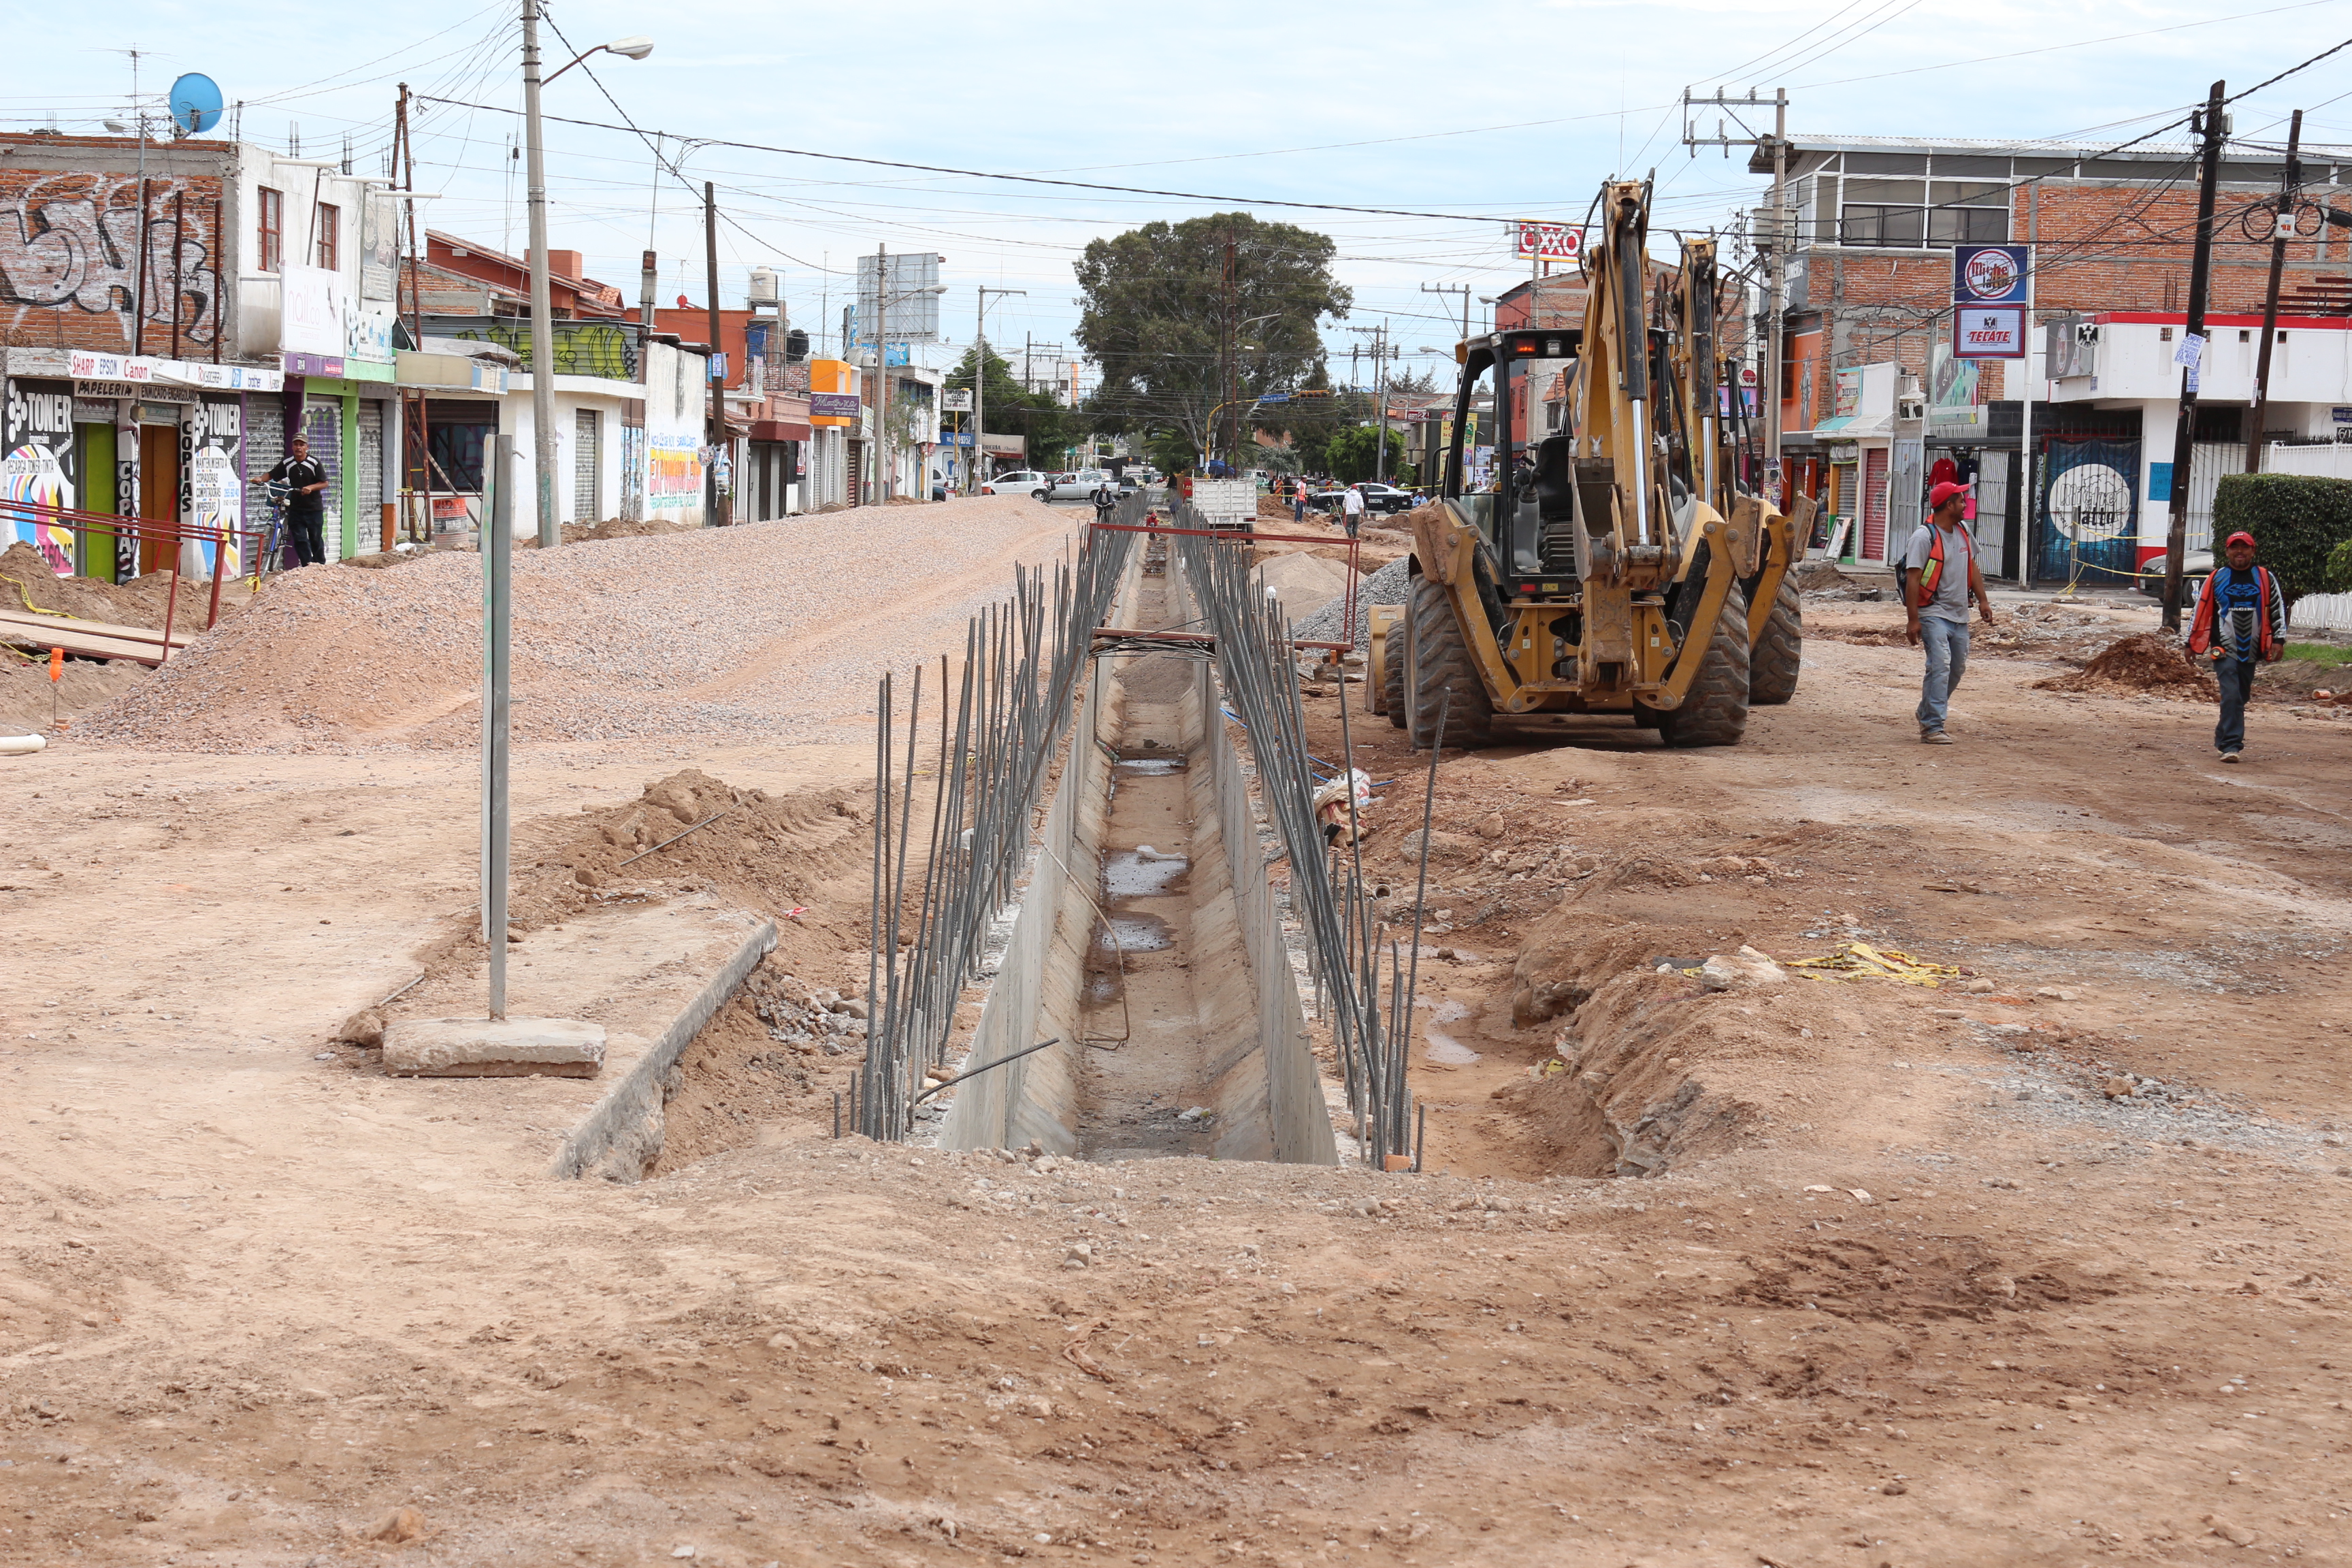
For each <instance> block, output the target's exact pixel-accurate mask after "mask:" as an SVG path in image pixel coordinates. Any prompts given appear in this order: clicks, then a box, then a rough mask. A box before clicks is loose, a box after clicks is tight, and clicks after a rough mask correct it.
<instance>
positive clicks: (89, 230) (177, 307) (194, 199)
mask: <svg viewBox="0 0 2352 1568" xmlns="http://www.w3.org/2000/svg"><path fill="white" fill-rule="evenodd" d="M219 194H220V182H219V181H218V180H216V179H210V178H189V179H176V180H174V179H161V178H153V177H151V178H150V179H149V180H148V182H147V215H146V223H145V249H146V284H145V289H144V292H143V296H142V289H141V286H140V276H139V275H140V265H139V263H140V249H141V243H140V242H141V227H142V226H141V223H140V216H139V212H138V206H139V180H138V177H137V176H136V175H121V174H39V173H37V172H36V171H30V170H22V169H18V170H0V312H5V316H0V320H5V323H6V333H5V335H6V336H7V337H8V338H10V339H11V340H13V341H16V342H23V343H26V344H27V345H34V344H44V345H46V344H64V343H67V342H68V336H69V335H70V336H71V338H72V340H73V341H72V342H71V343H70V346H72V347H76V348H104V349H116V348H121V349H128V348H131V347H132V346H133V342H132V332H131V308H132V303H133V301H134V300H139V299H141V298H142V297H143V298H144V300H145V302H146V303H145V310H144V311H143V312H142V313H143V315H144V317H145V319H146V321H147V322H148V328H147V336H146V348H147V350H148V352H150V353H153V352H158V350H159V344H160V349H161V352H165V353H168V352H169V351H170V348H171V334H172V329H173V321H175V320H176V321H178V323H179V331H180V342H181V347H182V349H183V351H184V350H185V349H187V348H188V347H189V346H191V345H194V346H196V347H203V348H209V347H210V346H211V345H212V344H213V343H214V342H215V340H216V339H217V337H218V336H219V333H220V324H221V302H220V274H219V271H218V269H217V268H216V267H215V259H214V258H215V256H216V255H217V254H218V250H219V247H218V246H217V245H216V243H215V241H216V240H217V238H218V236H217V235H216V233H215V222H214V204H215V200H216V199H217V197H218V196H219ZM175 241H176V244H175ZM109 317H110V318H112V321H110V322H109V323H108V324H107V327H106V329H105V330H102V331H100V332H99V333H98V334H97V335H96V336H95V337H93V336H92V334H90V333H89V331H87V330H83V331H76V330H75V329H76V328H78V327H79V328H83V329H87V328H88V327H89V326H92V325H96V324H97V323H95V322H93V321H90V318H109ZM77 319H78V320H77ZM158 332H160V333H161V334H162V337H161V338H160V340H159V338H158V336H157V334H158Z"/></svg>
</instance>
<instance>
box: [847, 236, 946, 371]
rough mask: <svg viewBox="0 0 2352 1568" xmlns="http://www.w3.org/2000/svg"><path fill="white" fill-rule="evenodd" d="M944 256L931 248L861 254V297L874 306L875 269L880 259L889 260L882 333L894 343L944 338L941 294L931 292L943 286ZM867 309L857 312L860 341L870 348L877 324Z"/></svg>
mask: <svg viewBox="0 0 2352 1568" xmlns="http://www.w3.org/2000/svg"><path fill="white" fill-rule="evenodd" d="M942 259H944V258H941V257H938V256H934V255H932V254H931V253H930V252H929V251H928V250H923V251H905V252H901V253H900V254H898V255H896V256H879V257H876V256H861V257H859V258H857V300H858V302H859V304H861V305H863V306H868V307H870V306H871V305H872V303H873V300H874V273H875V268H876V265H877V263H886V264H887V270H886V271H885V273H884V278H883V284H882V293H883V300H884V302H883V322H882V336H883V337H884V338H885V339H886V340H887V341H888V342H894V343H935V342H939V340H940V297H939V296H938V295H937V294H934V293H933V292H931V290H932V289H936V288H937V287H938V286H939V281H940V261H941V260H942ZM868 314H869V310H859V311H858V313H857V328H856V331H857V341H858V342H859V343H860V344H861V345H863V346H865V347H867V348H871V347H872V346H873V343H874V338H873V327H872V324H871V323H870V322H868V321H866V316H867V315H868Z"/></svg>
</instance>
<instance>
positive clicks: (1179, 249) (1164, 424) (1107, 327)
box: [1077, 213, 1354, 453]
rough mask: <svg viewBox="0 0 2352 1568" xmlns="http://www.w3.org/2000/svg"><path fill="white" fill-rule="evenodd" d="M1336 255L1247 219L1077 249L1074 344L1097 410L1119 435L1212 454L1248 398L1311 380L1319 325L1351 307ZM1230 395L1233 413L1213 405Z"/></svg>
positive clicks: (1161, 227)
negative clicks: (1094, 384) (1159, 438)
mask: <svg viewBox="0 0 2352 1568" xmlns="http://www.w3.org/2000/svg"><path fill="white" fill-rule="evenodd" d="M1337 248H1338V247H1336V246H1335V245H1334V243H1333V242H1332V240H1331V239H1330V237H1328V236H1326V235H1320V234H1317V233H1315V232H1313V231H1312V230H1310V229H1304V228H1299V227H1297V226H1295V225H1291V224H1284V223H1266V222H1264V221H1262V220H1260V219H1258V218H1255V217H1252V216H1250V215H1249V214H1247V213H1217V214H1213V215H1212V216H1208V217H1199V218H1190V219H1187V220H1186V221H1184V222H1182V223H1177V224H1168V223H1151V224H1146V225H1144V226H1142V227H1141V228H1137V229H1129V231H1128V232H1127V233H1125V234H1122V235H1118V236H1116V237H1113V238H1110V239H1098V240H1096V241H1094V242H1093V243H1091V244H1089V245H1088V246H1087V248H1086V253H1085V255H1084V256H1083V257H1081V258H1079V261H1078V263H1077V275H1078V287H1079V289H1080V290H1081V291H1082V293H1083V296H1084V297H1083V298H1082V299H1081V300H1080V301H1079V302H1080V304H1081V306H1082V307H1083V310H1084V313H1083V314H1082V315H1081V316H1080V318H1079V321H1078V329H1077V338H1078V342H1079V343H1080V344H1081V345H1082V346H1083V347H1084V348H1085V349H1086V351H1087V354H1088V356H1089V357H1091V358H1092V359H1093V360H1094V362H1095V363H1097V365H1099V366H1101V367H1102V374H1103V391H1102V393H1101V395H1099V396H1098V397H1097V399H1096V402H1097V405H1099V406H1101V407H1103V408H1104V409H1105V410H1106V411H1107V412H1109V413H1113V414H1115V415H1116V416H1118V417H1120V418H1122V419H1124V420H1126V421H1128V422H1129V428H1130V429H1141V430H1144V431H1148V432H1158V431H1163V430H1164V431H1170V432H1173V433H1175V434H1178V435H1181V437H1182V438H1183V439H1184V440H1185V441H1186V442H1187V443H1189V446H1190V450H1191V451H1192V452H1195V453H1206V452H1208V451H1209V450H1210V449H1211V448H1212V447H1216V448H1218V449H1219V451H1220V453H1222V448H1223V445H1224V443H1225V442H1226V441H1228V440H1230V439H1232V438H1233V437H1234V433H1235V431H1236V429H1237V428H1238V426H1240V424H1242V423H1243V422H1244V420H1245V419H1246V418H1247V416H1246V415H1245V413H1244V410H1245V409H1246V408H1247V406H1248V404H1249V401H1250V400H1252V399H1255V398H1257V397H1259V396H1262V395H1265V394H1266V393H1270V392H1287V391H1289V390H1291V389H1292V388H1293V387H1296V386H1298V385H1301V384H1306V383H1307V379H1308V377H1309V376H1310V375H1311V374H1314V373H1316V372H1318V370H1319V368H1320V366H1321V364H1322V361H1323V340H1322V334H1321V323H1322V321H1323V318H1324V317H1326V316H1331V317H1339V316H1345V315H1346V314H1347V313H1348V307H1349V305H1350V304H1351V303H1352V302H1353V299H1354V296H1353V295H1352V294H1350V293H1349V290H1348V289H1347V288H1346V287H1345V286H1344V285H1343V284H1341V283H1339V281H1338V279H1334V278H1333V277H1332V276H1331V262H1332V258H1333V257H1334V256H1335V255H1336V254H1337ZM1236 394H1237V395H1238V397H1239V398H1240V399H1241V400H1242V407H1240V408H1223V407H1221V406H1220V405H1223V404H1225V403H1226V402H1228V400H1229V398H1230V397H1232V396H1233V395H1236ZM1250 422H1252V423H1257V424H1260V425H1266V426H1268V427H1271V425H1270V422H1269V421H1267V420H1265V419H1264V418H1259V419H1256V420H1254V421H1250ZM1148 444H1150V445H1152V446H1153V447H1154V450H1155V451H1157V450H1159V449H1160V447H1161V446H1162V445H1163V444H1161V443H1148Z"/></svg>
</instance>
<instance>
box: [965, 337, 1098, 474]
mask: <svg viewBox="0 0 2352 1568" xmlns="http://www.w3.org/2000/svg"><path fill="white" fill-rule="evenodd" d="M977 352H978V351H977V350H975V349H966V350H964V352H963V358H961V360H958V361H957V362H956V366H955V368H954V369H953V370H951V371H950V372H948V374H947V380H946V382H945V383H944V385H946V386H947V387H950V388H952V389H954V390H957V391H970V390H971V385H972V360H973V356H974V354H975V353H977ZM985 374H986V377H987V379H986V382H985V383H984V384H983V386H982V398H981V404H982V411H981V417H982V418H983V419H985V420H986V421H987V422H988V431H989V434H991V435H994V436H1021V437H1026V438H1027V440H1028V462H1029V464H1030V466H1032V467H1034V468H1059V467H1060V466H1061V462H1062V454H1063V452H1064V451H1065V450H1066V448H1067V447H1069V446H1070V445H1071V443H1073V442H1075V441H1076V440H1077V439H1079V438H1080V437H1082V436H1084V435H1087V434H1088V433H1089V427H1090V426H1091V424H1092V421H1091V419H1090V417H1089V416H1087V414H1085V413H1084V412H1082V411H1080V410H1077V409H1072V408H1067V407H1065V406H1064V405H1062V403H1061V401H1060V400H1059V399H1057V398H1056V397H1055V395H1053V394H1052V393H1050V392H1030V391H1027V390H1025V389H1024V387H1023V386H1022V384H1021V382H1020V380H1019V378H1018V377H1016V376H1014V375H1013V367H1012V365H1010V364H1009V363H1006V362H1005V359H1004V356H1003V355H1002V354H1000V353H997V352H996V351H995V350H994V349H990V350H989V351H988V367H987V371H986V373H985ZM948 417H949V418H950V419H953V420H957V421H966V420H969V419H971V415H969V414H958V415H950V416H948ZM959 427H960V426H959Z"/></svg>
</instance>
